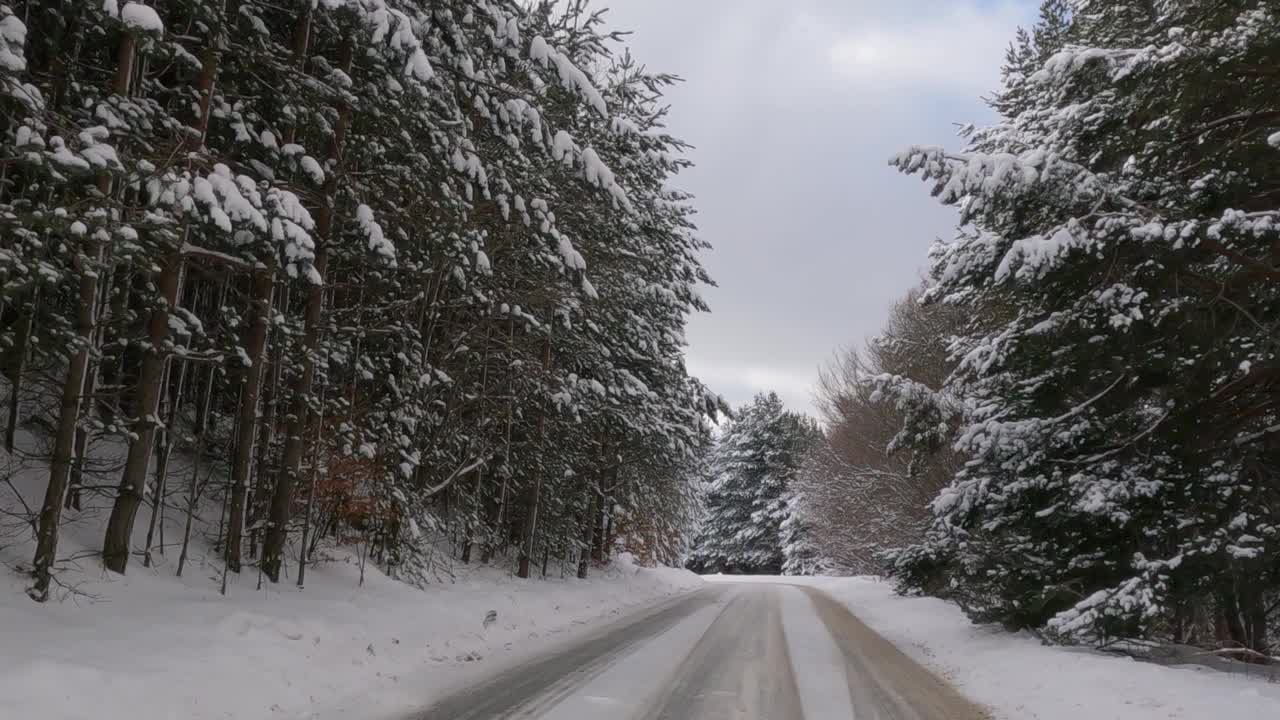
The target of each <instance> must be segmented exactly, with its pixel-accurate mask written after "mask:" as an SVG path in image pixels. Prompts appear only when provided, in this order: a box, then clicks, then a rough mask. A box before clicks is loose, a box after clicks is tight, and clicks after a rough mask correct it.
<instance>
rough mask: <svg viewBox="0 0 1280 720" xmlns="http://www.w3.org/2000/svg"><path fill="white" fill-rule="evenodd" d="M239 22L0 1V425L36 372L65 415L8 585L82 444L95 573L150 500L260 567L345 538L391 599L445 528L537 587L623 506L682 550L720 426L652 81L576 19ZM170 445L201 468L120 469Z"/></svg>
mask: <svg viewBox="0 0 1280 720" xmlns="http://www.w3.org/2000/svg"><path fill="white" fill-rule="evenodd" d="M234 9H235V11H234V12H229V8H228V7H227V6H226V5H225V4H224V3H221V2H217V1H216V0H209V1H204V0H196V1H191V2H167V1H164V0H157V1H155V2H128V3H121V2H117V1H116V0H102V2H90V3H69V2H63V3H52V4H51V3H42V2H10V3H6V4H3V5H0V23H2V25H3V27H2V29H3V34H2V35H0V38H2V39H3V45H2V46H0V48H2V49H3V51H4V53H3V54H2V55H0V82H3V87H4V89H5V94H4V97H3V100H0V102H2V103H3V107H2V110H3V112H4V113H5V119H6V124H5V128H6V130H5V135H4V136H3V145H4V148H5V150H6V157H11V158H17V160H16V161H15V162H12V163H9V164H7V165H6V166H5V170H4V173H3V174H2V175H0V208H3V210H4V214H3V216H2V217H0V222H3V223H5V227H6V228H12V230H13V232H8V233H6V234H5V239H4V241H3V243H0V248H2V249H3V251H4V252H3V253H0V277H2V278H3V279H4V282H5V284H4V285H3V287H2V288H0V293H2V297H0V300H3V305H2V307H3V313H0V339H2V340H3V342H4V343H5V348H6V353H5V357H4V371H5V376H6V378H8V379H9V381H10V383H9V384H10V389H11V390H12V392H11V403H10V407H11V408H19V407H20V403H18V398H19V392H18V391H19V389H20V387H19V386H21V385H23V384H24V380H25V379H26V378H28V377H30V376H31V373H30V372H29V371H28V370H26V367H27V365H26V363H27V362H29V361H30V360H33V359H34V360H38V361H39V362H40V363H41V364H45V365H50V366H52V368H53V372H52V373H50V374H49V375H50V376H51V377H58V378H59V381H58V383H59V387H58V388H56V390H57V391H60V392H57V393H56V394H58V395H60V396H61V397H62V400H63V402H62V403H61V407H62V408H63V409H62V410H61V411H59V413H60V417H59V418H58V420H57V422H54V423H53V424H54V425H55V426H56V427H57V428H59V433H58V436H57V441H56V442H53V443H51V445H53V446H54V447H56V448H57V449H58V452H57V453H55V455H56V456H57V458H58V460H59V461H58V462H56V463H53V472H52V474H51V482H50V483H49V493H48V496H49V497H48V499H47V501H46V503H45V504H46V506H47V508H48V512H46V513H44V518H45V519H44V520H41V521H40V522H37V523H36V524H37V525H39V526H41V530H40V532H39V535H40V538H41V541H40V542H41V550H40V551H39V552H38V553H37V556H36V562H35V568H36V576H37V586H38V587H37V588H36V589H35V592H34V593H33V594H34V595H36V596H37V597H40V598H43V597H44V596H45V595H46V592H45V591H46V590H47V587H48V585H47V584H48V582H49V574H50V572H51V571H52V568H53V567H54V566H55V565H56V559H57V556H56V539H57V535H56V529H57V526H58V524H59V522H60V521H61V519H60V517H59V512H60V511H61V508H64V507H67V506H72V507H78V504H76V503H69V502H68V503H64V502H63V498H64V497H69V495H68V485H69V484H70V482H72V481H74V479H75V478H76V477H77V473H78V472H79V469H83V468H86V467H91V466H92V465H93V464H92V463H85V462H83V460H84V459H85V458H87V457H89V456H91V455H92V454H93V453H94V452H96V451H98V450H99V449H101V447H102V443H104V442H109V443H114V444H117V445H118V444H121V443H127V444H128V445H129V447H130V453H131V455H132V461H131V462H130V463H129V465H130V470H129V471H128V473H127V474H126V477H125V479H124V481H123V482H119V478H118V477H116V478H107V477H103V478H99V479H96V480H95V482H92V483H88V482H86V483H85V484H84V487H85V488H86V498H85V501H86V503H87V504H88V505H91V506H95V507H94V508H93V509H94V511H95V512H96V511H97V510H99V509H100V508H102V506H104V505H109V506H112V508H113V511H112V513H111V516H112V522H111V530H110V532H109V533H108V539H107V542H106V543H105V546H106V551H105V553H104V557H105V560H106V562H107V564H108V566H109V567H111V569H113V570H116V571H123V570H124V569H125V567H126V565H127V560H128V558H129V556H130V555H131V554H132V552H133V551H134V550H135V549H138V548H135V547H134V545H135V541H136V540H137V537H138V534H137V533H135V532H134V529H135V522H134V520H135V518H136V516H137V511H138V510H139V509H140V508H141V507H144V506H149V507H150V508H151V509H152V511H153V513H155V512H162V511H163V509H164V507H165V504H166V503H165V502H164V499H165V498H164V497H163V496H164V495H165V494H168V493H173V492H181V495H180V497H181V500H176V498H169V500H170V503H169V504H172V503H173V502H174V501H175V500H176V501H177V502H179V503H180V504H181V505H182V506H184V507H188V508H190V516H191V517H192V519H194V517H195V515H196V514H197V512H198V506H199V505H200V504H201V502H202V501H206V502H212V503H213V504H214V506H215V507H217V506H220V505H225V506H226V512H225V513H224V514H223V515H222V517H223V520H222V521H221V522H215V527H214V528H213V529H211V530H210V532H209V535H210V539H211V540H214V541H215V542H219V543H220V549H221V550H222V552H223V553H224V555H223V559H224V560H225V568H226V570H228V571H230V572H235V571H237V570H238V569H240V568H241V567H242V566H243V565H244V564H245V563H252V562H254V561H257V562H258V563H259V565H260V567H261V569H262V571H263V575H264V576H265V577H266V578H267V579H268V580H271V581H277V580H280V579H283V577H284V576H285V575H286V574H287V572H288V569H289V567H290V563H289V562H288V557H289V555H290V554H291V553H294V556H295V557H297V558H299V560H301V561H302V562H304V563H305V562H309V561H310V559H311V557H312V555H311V554H310V552H309V551H310V549H311V548H312V547H313V546H315V545H316V544H317V543H319V542H322V541H323V542H332V541H334V539H338V540H340V541H341V540H349V539H351V538H353V537H355V538H358V539H359V542H360V543H361V546H362V548H363V549H364V550H367V553H362V554H365V555H367V557H369V558H370V559H372V560H373V561H374V562H377V563H380V564H382V565H383V567H384V569H387V570H389V571H391V572H395V573H400V574H402V575H403V576H405V577H406V578H410V579H414V580H415V581H425V580H429V579H430V578H432V577H434V576H435V574H434V572H435V569H436V568H435V567H434V564H435V563H438V558H439V557H440V555H441V554H442V553H440V552H439V551H438V547H439V546H442V545H444V544H446V541H448V540H455V541H459V540H463V539H464V538H465V541H461V542H457V543H456V547H458V548H459V549H460V554H461V555H462V556H463V557H467V558H468V559H471V554H470V553H468V552H467V551H466V549H465V548H468V547H470V546H478V547H480V548H481V552H480V553H479V554H480V555H482V557H483V559H488V560H490V561H497V560H502V561H506V560H508V559H510V560H516V559H517V558H519V557H520V556H521V555H523V557H524V562H522V563H521V565H522V566H524V567H525V570H526V572H530V573H532V572H533V571H534V568H535V567H537V566H538V565H543V566H545V565H546V563H547V562H548V561H549V560H550V559H551V558H558V559H560V560H562V561H564V562H572V561H573V560H575V559H577V557H585V556H589V555H591V554H592V552H593V550H596V549H597V548H598V549H600V551H601V552H603V551H605V549H606V546H609V545H611V542H610V539H611V537H612V536H613V535H616V534H617V532H618V527H619V523H618V522H616V520H617V519H618V516H619V514H625V516H626V520H627V523H628V524H630V526H631V527H644V528H650V529H651V530H646V532H651V533H653V534H654V536H655V537H657V536H659V535H660V536H661V537H662V538H664V540H663V542H664V543H668V546H667V547H666V548H665V549H664V550H663V554H664V555H665V556H666V557H672V556H673V555H674V554H675V553H678V549H677V548H678V547H679V546H680V545H681V543H682V542H683V540H682V539H680V537H679V535H680V533H681V532H683V531H684V530H685V528H686V527H687V525H688V524H689V523H690V520H691V518H692V516H693V515H694V514H695V513H696V502H695V501H696V498H695V494H694V492H693V489H692V488H691V487H690V484H689V483H690V476H689V473H688V472H686V469H687V468H686V464H687V462H688V461H689V459H690V458H693V457H696V456H697V455H698V454H699V453H701V452H703V451H704V450H705V448H706V446H707V445H708V443H709V441H710V424H709V418H710V417H713V416H714V415H715V414H716V413H717V412H718V411H719V409H720V408H719V402H718V400H717V399H716V398H714V396H712V395H711V394H710V393H709V392H708V391H707V390H706V388H704V387H703V386H702V385H701V384H700V383H699V382H698V381H697V380H696V379H695V378H692V377H690V376H689V374H688V372H687V371H686V369H685V367H684V363H683V348H684V339H683V338H684V325H685V322H686V321H687V318H688V315H689V314H690V313H692V312H698V311H702V310H705V309H706V308H705V305H704V304H703V303H702V301H701V299H700V298H699V297H698V292H697V286H698V285H699V284H701V283H708V282H710V280H709V278H708V277H707V275H706V273H705V271H704V270H703V269H702V267H701V265H700V264H699V261H698V258H697V253H698V252H699V251H700V250H701V249H702V248H703V247H704V244H703V243H702V241H701V240H699V239H698V238H697V236H696V233H695V230H694V228H693V225H692V223H691V222H690V218H691V216H692V213H693V211H692V208H691V207H690V201H689V198H688V197H687V196H685V195H683V194H682V193H680V192H679V191H677V190H674V189H673V188H672V181H673V179H674V178H675V176H676V175H677V173H678V172H679V171H680V170H681V169H683V168H684V167H685V166H687V162H686V161H685V160H683V159H681V157H680V154H681V152H682V151H683V150H684V148H685V146H684V145H683V144H682V143H681V142H680V141H679V140H678V139H676V138H673V137H671V136H670V135H668V134H667V133H666V131H665V129H664V128H663V125H662V122H663V117H664V114H665V108H664V105H663V103H664V100H663V98H662V94H663V90H664V88H665V87H667V86H669V85H670V84H671V83H672V82H674V78H672V77H670V76H667V75H662V74H655V73H649V72H647V71H644V70H641V69H640V67H639V65H638V64H637V63H635V62H634V61H633V60H631V58H630V56H629V55H628V54H627V53H626V52H625V50H621V51H620V50H619V46H618V44H616V43H615V42H614V41H617V40H620V39H621V38H622V36H621V35H619V34H617V33H615V32H613V31H611V30H609V29H607V28H606V27H605V25H604V16H603V15H602V14H601V13H600V12H595V11H589V10H588V9H587V8H586V5H585V3H580V2H575V3H568V4H565V3H554V2H543V3H537V4H534V5H532V6H530V5H528V4H525V3H517V2H513V1H511V0H482V1H479V2H477V1H476V0H444V1H443V2H433V3H429V4H428V3H422V2H418V1H416V0H362V1H361V2H358V3H345V2H338V3H321V4H319V5H314V4H307V3H303V4H301V5H297V4H276V5H271V4H261V3H241V4H238V5H236V6H235V8H234ZM173 28H182V30H181V32H176V31H174V30H173ZM90 296H92V297H94V298H96V302H84V301H82V298H88V297H90ZM184 373H185V374H184ZM193 376H194V377H196V378H198V381H196V382H191V381H190V380H188V381H187V382H185V384H184V382H183V381H182V380H181V379H182V378H184V377H185V378H191V377H193ZM63 380H65V382H63ZM182 388H187V390H185V391H184V390H183V389H182ZM43 392H44V393H45V394H48V390H43ZM86 397H92V398H93V399H94V403H93V406H94V407H93V409H95V410H97V413H90V412H89V409H90V407H89V405H90V404H89V403H88V402H87V401H86V400H85V398H86ZM38 410H40V411H41V412H43V411H44V409H38ZM169 418H173V419H174V422H173V423H171V422H169V420H168V419H169ZM192 418H194V420H192ZM188 423H190V425H188ZM15 424H16V423H15V422H14V421H13V420H12V419H11V420H10V423H9V425H10V429H12V427H13V426H14V425H15ZM173 424H177V425H178V426H179V427H173V426H172V425H173ZM188 438H190V439H192V440H194V441H195V442H194V443H193V445H192V446H191V447H189V448H188V449H189V450H191V451H193V452H197V453H203V454H215V455H220V456H222V457H225V458H228V459H230V468H229V471H228V473H227V477H225V478H224V477H221V476H215V477H214V479H213V482H210V483H201V482H194V481H193V482H192V483H184V484H186V486H185V487H181V488H174V487H172V486H171V485H166V483H165V482H164V481H163V480H160V479H153V478H152V477H150V476H149V475H148V473H147V472H146V468H147V467H148V466H150V465H153V464H154V463H153V462H152V459H153V457H155V456H156V455H157V454H159V455H165V454H167V453H168V452H170V451H171V449H172V447H173V444H174V443H182V442H184V441H186V440H187V439H188ZM162 445H163V448H164V449H163V450H160V449H159V448H160V447H161V446H162ZM208 466H209V463H208V462H205V463H204V467H205V468H207V467H208ZM140 470H141V472H140ZM104 487H118V488H119V490H118V491H115V492H110V491H108V492H103V491H101V490H99V489H90V488H104ZM75 497H77V498H79V497H80V496H79V495H78V494H77V495H76V496H75ZM153 517H154V514H153ZM148 525H152V523H150V522H148ZM160 527H161V529H162V530H163V524H160ZM189 527H194V528H195V531H196V532H199V531H200V530H199V528H200V524H199V523H196V522H193V523H192V524H191V525H190V526H189ZM317 531H318V532H317ZM149 534H150V533H148V535H149ZM517 537H518V538H521V541H520V542H519V543H518V545H513V544H512V540H513V538H517ZM297 540H302V545H303V546H304V547H302V548H298V547H296V541H297ZM183 545H184V548H185V547H186V545H187V543H186V542H184V543H183ZM246 546H247V547H246ZM163 548H164V546H163V545H162V544H161V545H159V546H158V548H157V550H158V552H163ZM259 548H260V549H261V555H260V556H256V555H257V551H258V550H259ZM142 549H143V550H145V549H146V548H142ZM246 549H247V550H248V553H246V552H245V550H246ZM255 556H256V557H255ZM539 561H541V562H539ZM295 566H296V565H295ZM298 577H299V580H301V571H299V575H298Z"/></svg>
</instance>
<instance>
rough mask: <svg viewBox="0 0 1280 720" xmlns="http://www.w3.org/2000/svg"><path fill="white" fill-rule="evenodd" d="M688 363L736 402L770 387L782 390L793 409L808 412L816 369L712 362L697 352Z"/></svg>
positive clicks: (789, 406)
mask: <svg viewBox="0 0 1280 720" xmlns="http://www.w3.org/2000/svg"><path fill="white" fill-rule="evenodd" d="M688 363H689V372H691V373H693V374H694V375H695V376H697V377H698V378H699V379H701V380H702V381H703V382H704V383H706V384H707V385H708V386H710V387H711V389H712V390H714V391H716V392H719V393H721V394H722V395H724V396H725V399H727V400H728V401H729V402H730V403H732V404H734V405H738V404H741V403H744V402H747V401H748V400H750V399H751V396H753V395H755V394H756V393H762V392H770V391H773V392H776V393H778V396H779V397H781V398H782V400H783V402H785V403H786V405H787V407H788V408H791V409H793V410H800V411H806V412H807V411H808V410H809V408H810V405H811V402H812V400H813V390H814V379H815V375H816V373H814V372H812V371H807V372H802V371H797V370H791V369H786V368H780V367H769V366H765V365H758V364H743V365H711V364H706V363H703V362H699V361H698V360H697V358H696V357H695V356H690V357H689V361H688Z"/></svg>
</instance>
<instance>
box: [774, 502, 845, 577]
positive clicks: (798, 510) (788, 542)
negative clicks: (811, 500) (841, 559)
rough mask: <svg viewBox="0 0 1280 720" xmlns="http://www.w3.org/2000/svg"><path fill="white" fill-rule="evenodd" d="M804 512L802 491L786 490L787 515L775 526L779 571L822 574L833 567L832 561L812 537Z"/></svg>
mask: <svg viewBox="0 0 1280 720" xmlns="http://www.w3.org/2000/svg"><path fill="white" fill-rule="evenodd" d="M808 512H809V511H808V509H807V507H806V505H805V498H804V493H801V492H796V491H792V492H790V493H789V494H788V496H787V516H786V518H784V519H783V521H782V525H781V526H780V528H779V532H780V541H781V543H782V574H783V575H826V574H830V573H832V572H835V571H836V569H837V567H836V564H835V563H834V562H832V561H831V559H830V558H828V557H826V556H825V555H824V554H823V552H822V549H821V547H820V546H819V544H818V542H817V538H815V537H814V527H813V523H812V522H810V520H809V517H808Z"/></svg>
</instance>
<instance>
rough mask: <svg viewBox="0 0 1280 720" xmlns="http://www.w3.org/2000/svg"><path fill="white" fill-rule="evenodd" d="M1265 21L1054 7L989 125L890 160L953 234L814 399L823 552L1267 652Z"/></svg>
mask: <svg viewBox="0 0 1280 720" xmlns="http://www.w3.org/2000/svg"><path fill="white" fill-rule="evenodd" d="M1278 20H1280V16H1277V9H1276V7H1275V6H1274V4H1273V3H1269V2H1256V1H1243V0H1242V1H1240V2H1227V3H1208V2H1173V1H1168V2H1164V1H1162V2H1145V1H1144V2H1130V1H1127V0H1107V1H1106V2H1102V1H1100V0H1098V1H1095V0H1075V1H1074V2H1068V1H1067V0H1048V1H1047V2H1044V3H1043V5H1042V6H1041V8H1040V15H1039V20H1038V21H1037V22H1036V23H1035V25H1034V26H1033V27H1032V28H1030V29H1029V30H1027V31H1025V32H1020V33H1019V34H1018V36H1017V37H1016V38H1015V39H1014V41H1013V43H1012V44H1011V46H1010V48H1009V50H1008V53H1007V57H1006V61H1005V64H1004V68H1003V78H1004V86H1003V88H1002V89H1000V90H999V91H998V92H996V93H994V94H993V95H991V97H990V100H989V102H990V105H991V106H992V108H993V109H994V110H995V111H996V112H997V113H998V116H999V119H998V120H997V121H996V122H995V123H994V124H991V125H987V126H984V127H967V128H965V129H964V131H963V133H962V135H963V140H964V147H962V148H961V149H958V150H948V149H944V148H940V147H925V146H918V147H911V148H907V149H905V150H904V151H902V152H901V153H900V154H898V155H896V156H895V157H894V158H893V159H892V161H891V164H892V165H893V166H894V167H896V168H897V169H899V170H901V171H902V172H904V173H907V174H911V175H917V176H919V177H921V178H922V179H923V180H924V181H925V183H926V184H927V186H928V187H929V189H930V190H931V192H932V194H933V195H934V196H936V197H937V199H938V200H939V201H941V202H942V203H945V204H948V205H953V206H955V207H957V208H958V210H959V213H960V225H959V229H958V231H957V233H956V235H955V237H953V238H950V239H947V240H943V241H939V242H937V243H935V245H934V246H933V248H932V250H931V251H930V254H929V259H930V273H929V278H928V281H927V282H926V284H925V286H924V287H923V288H922V289H921V290H919V291H917V292H914V293H912V294H911V295H910V296H909V297H907V298H906V299H904V300H903V301H902V302H901V303H899V305H898V306H897V307H896V308H895V310H894V311H893V315H892V317H891V319H890V321H889V323H888V325H887V328H886V330H885V332H884V334H883V335H881V336H880V337H878V338H876V339H875V340H873V341H872V342H870V343H869V344H868V345H867V347H865V348H862V349H855V350H852V351H849V352H846V353H843V354H842V355H841V357H840V359H839V360H838V361H837V362H835V363H834V364H832V366H831V367H829V368H828V370H827V372H826V373H825V374H824V376H823V378H822V382H821V384H820V389H819V393H818V394H819V405H820V409H821V411H822V414H823V419H824V421H825V422H824V425H825V433H824V442H822V443H819V444H818V445H817V446H816V448H815V450H814V451H812V452H811V453H810V454H809V455H808V457H807V458H806V460H805V464H804V470H803V471H802V472H801V473H800V474H799V475H798V477H797V478H796V481H795V486H796V488H797V491H798V493H799V494H800V496H801V497H803V498H806V499H807V500H808V504H809V508H810V510H811V513H810V514H811V522H812V523H813V525H814V526H815V527H816V528H817V532H816V534H815V538H816V539H817V542H818V544H819V549H820V552H821V554H822V555H823V556H825V557H827V558H830V559H831V560H833V561H834V562H836V563H837V564H838V565H840V566H843V567H846V568H848V569H851V570H855V571H860V572H879V571H881V570H883V569H887V571H888V572H889V573H890V574H891V575H892V576H893V577H895V578H896V579H897V581H898V582H899V583H900V585H901V587H902V588H903V589H905V590H907V591H914V592H923V593H928V594H934V595H938V596H941V597H943V598H947V599H949V600H952V601H954V602H956V603H958V604H959V605H960V606H961V607H962V608H964V609H965V610H966V612H967V613H968V614H969V616H970V617H971V618H973V619H974V620H977V621H983V622H999V623H1002V624H1004V625H1005V626H1007V627H1010V628H1026V629H1031V630H1034V631H1036V632H1038V633H1041V634H1042V635H1044V636H1046V637H1049V638H1053V639H1055V640H1060V641H1070V642H1087V643H1094V644H1105V643H1110V642H1113V641H1116V640H1119V639H1126V640H1131V639H1138V638H1147V639H1154V640H1162V641H1169V642H1174V643H1180V644H1186V645H1198V646H1202V647H1207V648H1210V649H1212V650H1215V651H1219V652H1221V653H1225V654H1228V655H1232V656H1235V657H1238V658H1241V659H1246V660H1252V661H1263V660H1265V658H1266V656H1268V655H1270V656H1274V655H1276V652H1275V650H1276V648H1277V647H1278V646H1280V472H1278V471H1277V468H1278V467H1280V402H1278V399H1280V359H1278V357H1277V350H1278V348H1277V342H1278V339H1280V320H1278V319H1280V225H1278V221H1280V209H1277V208H1280V205H1278V203H1277V195H1276V187H1275V186H1276V185H1277V182H1280V176H1278V175H1277V168H1280V106H1278V105H1277V102H1278V99H1277V98H1278V96H1277V93H1276V91H1275V87H1274V86H1275V78H1276V72H1275V67H1276V60H1277V57H1280V34H1277V33H1276V31H1275V27H1276V23H1277V21H1278Z"/></svg>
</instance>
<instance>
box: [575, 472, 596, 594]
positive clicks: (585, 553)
mask: <svg viewBox="0 0 1280 720" xmlns="http://www.w3.org/2000/svg"><path fill="white" fill-rule="evenodd" d="M587 494H588V498H587V514H586V517H584V518H583V523H582V553H581V554H580V555H579V556H578V577H579V578H581V579H584V580H585V579H586V577H587V570H588V568H589V567H590V565H591V552H592V549H593V548H594V547H595V542H596V540H595V536H596V521H597V518H599V517H600V493H599V491H598V490H597V489H596V486H595V483H592V482H590V481H588V482H587Z"/></svg>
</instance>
